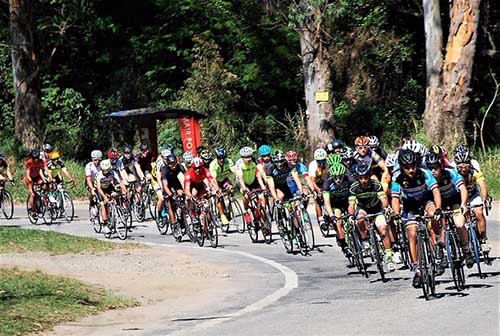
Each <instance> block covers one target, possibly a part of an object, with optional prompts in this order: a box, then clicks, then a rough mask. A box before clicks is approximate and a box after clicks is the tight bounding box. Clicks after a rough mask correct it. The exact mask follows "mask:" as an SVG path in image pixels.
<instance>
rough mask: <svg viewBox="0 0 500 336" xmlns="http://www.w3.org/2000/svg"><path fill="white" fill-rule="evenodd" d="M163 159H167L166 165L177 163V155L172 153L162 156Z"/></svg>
mask: <svg viewBox="0 0 500 336" xmlns="http://www.w3.org/2000/svg"><path fill="white" fill-rule="evenodd" d="M163 159H164V160H165V161H167V164H168V165H172V164H174V163H177V156H175V155H174V154H170V155H168V156H167V157H166V158H163Z"/></svg>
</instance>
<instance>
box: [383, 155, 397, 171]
mask: <svg viewBox="0 0 500 336" xmlns="http://www.w3.org/2000/svg"><path fill="white" fill-rule="evenodd" d="M397 160H398V155H397V154H396V153H393V154H389V155H387V157H386V158H385V165H386V166H387V168H392V167H394V165H395V164H396V161H397Z"/></svg>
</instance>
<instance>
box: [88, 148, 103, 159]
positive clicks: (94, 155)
mask: <svg viewBox="0 0 500 336" xmlns="http://www.w3.org/2000/svg"><path fill="white" fill-rule="evenodd" d="M90 157H91V158H92V160H95V159H102V152H101V151H100V150H98V149H96V150H93V151H92V152H91V153H90Z"/></svg>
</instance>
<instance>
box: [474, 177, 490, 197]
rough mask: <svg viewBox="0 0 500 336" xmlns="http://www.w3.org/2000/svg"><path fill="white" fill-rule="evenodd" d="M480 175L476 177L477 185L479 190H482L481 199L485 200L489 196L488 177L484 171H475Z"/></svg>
mask: <svg viewBox="0 0 500 336" xmlns="http://www.w3.org/2000/svg"><path fill="white" fill-rule="evenodd" d="M475 174H478V175H479V176H478V177H477V178H476V181H477V185H478V186H479V190H480V192H481V199H482V200H483V201H484V200H486V198H487V197H488V185H487V184H486V179H485V178H484V175H483V173H481V172H479V173H475Z"/></svg>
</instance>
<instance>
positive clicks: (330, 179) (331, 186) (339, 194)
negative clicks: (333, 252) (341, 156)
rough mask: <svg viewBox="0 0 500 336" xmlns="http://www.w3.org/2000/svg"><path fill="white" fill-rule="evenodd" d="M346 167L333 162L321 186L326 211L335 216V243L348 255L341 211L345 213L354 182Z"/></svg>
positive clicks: (331, 216)
mask: <svg viewBox="0 0 500 336" xmlns="http://www.w3.org/2000/svg"><path fill="white" fill-rule="evenodd" d="M346 171H347V170H346V168H345V166H344V165H343V164H341V163H334V164H333V165H331V166H330V168H329V169H328V174H327V175H326V178H325V180H324V181H323V185H322V187H321V189H322V192H323V198H324V200H325V207H326V211H327V212H328V215H329V216H330V218H333V217H336V218H337V221H336V222H335V225H336V226H337V230H336V231H337V243H338V244H339V246H340V248H341V249H342V253H344V255H345V256H346V257H348V256H349V255H350V252H349V251H348V248H347V244H346V241H345V232H344V227H343V226H342V219H340V218H341V217H342V213H347V209H348V206H349V202H348V199H349V195H350V192H349V189H350V186H351V184H353V183H354V181H355V180H354V178H353V177H352V175H347V174H346Z"/></svg>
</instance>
